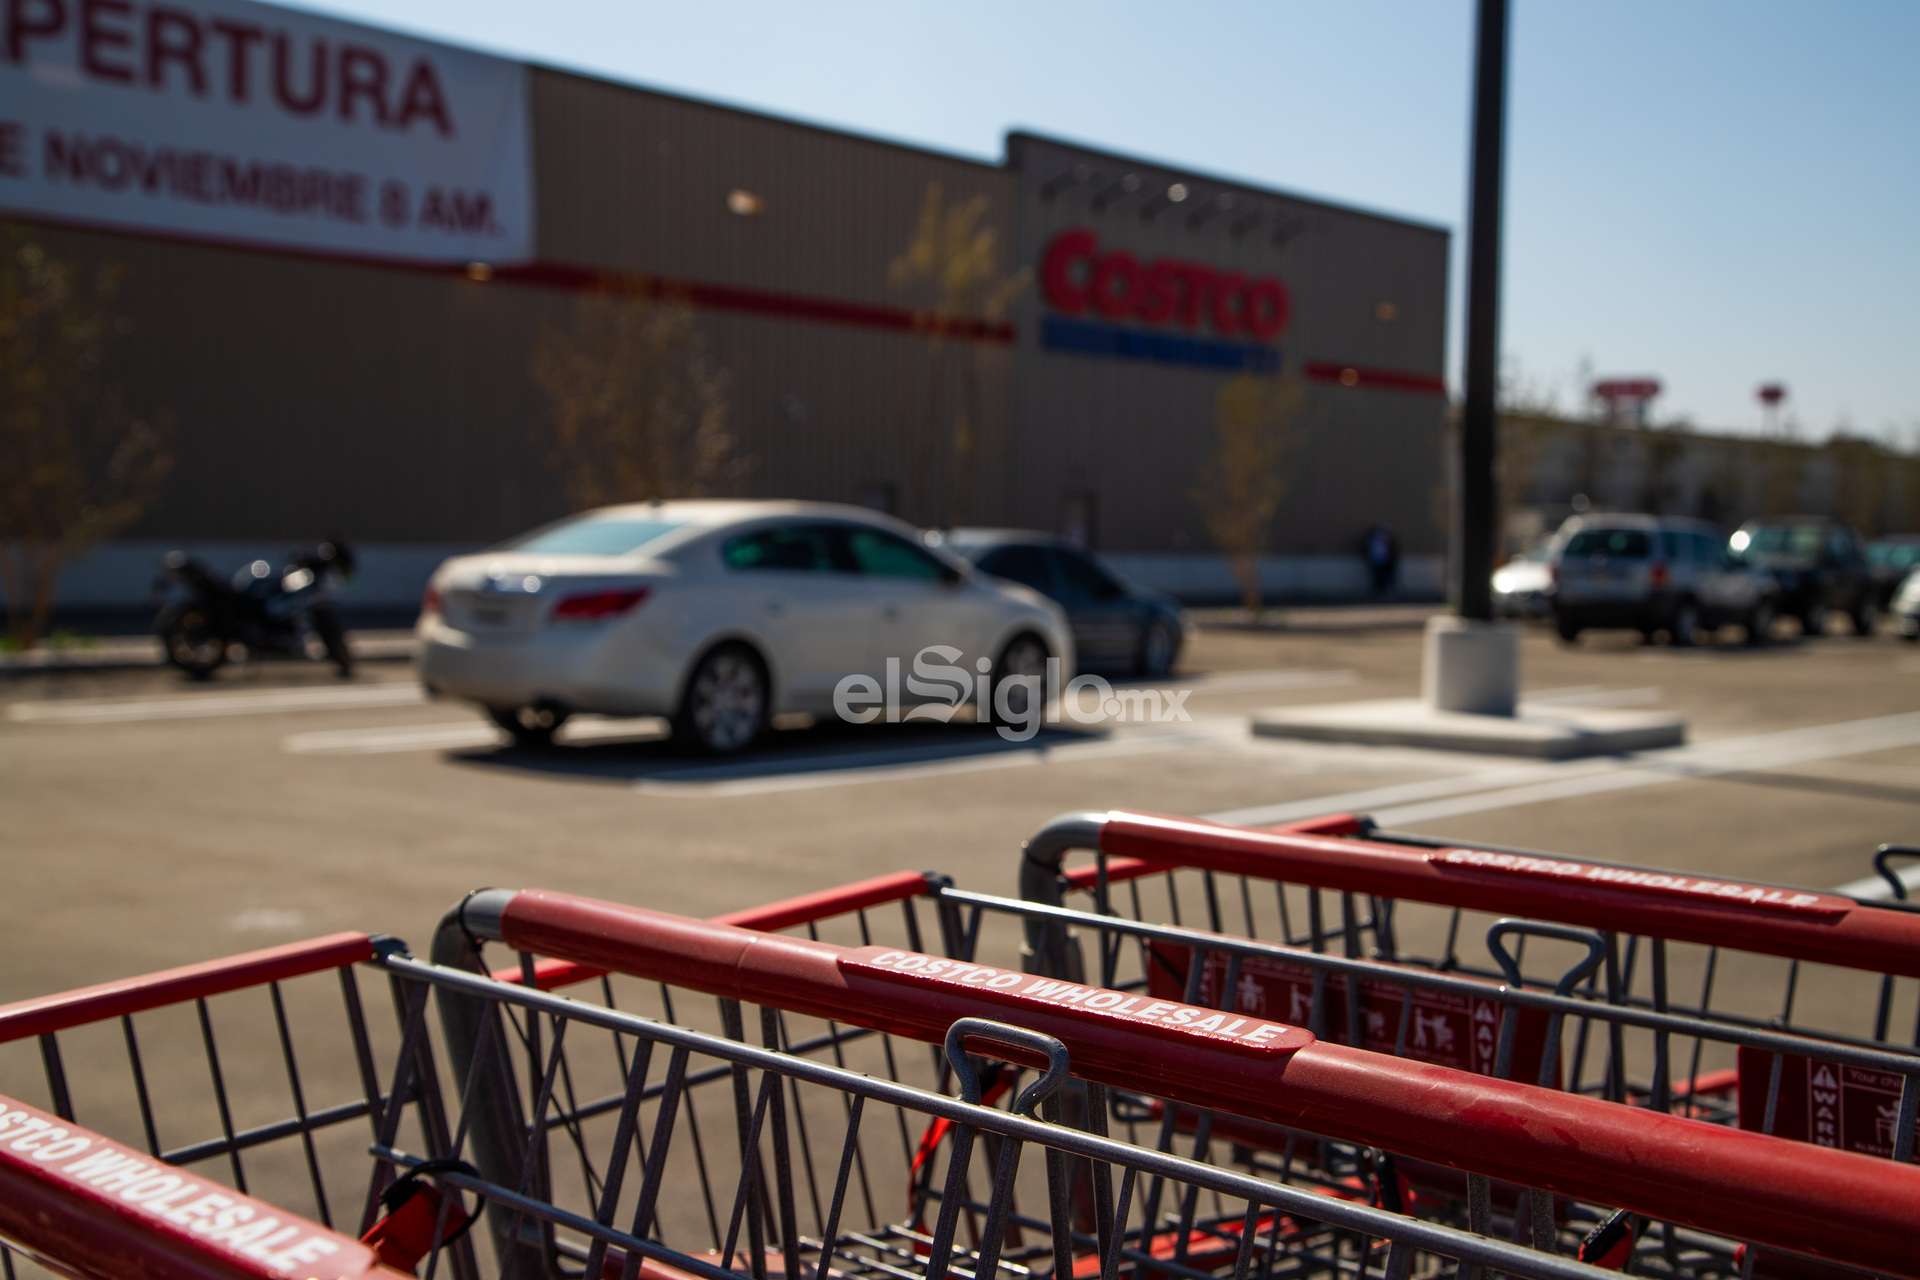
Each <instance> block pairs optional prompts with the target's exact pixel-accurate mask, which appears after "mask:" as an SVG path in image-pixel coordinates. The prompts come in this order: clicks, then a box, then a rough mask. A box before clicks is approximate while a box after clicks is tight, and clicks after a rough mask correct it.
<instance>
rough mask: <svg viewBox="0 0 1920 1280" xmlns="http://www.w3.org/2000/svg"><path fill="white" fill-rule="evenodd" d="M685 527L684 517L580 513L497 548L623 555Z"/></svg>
mask: <svg viewBox="0 0 1920 1280" xmlns="http://www.w3.org/2000/svg"><path fill="white" fill-rule="evenodd" d="M684 527H686V521H684V520H632V519H626V518H623V517H619V516H580V517H578V518H576V519H573V520H563V521H561V522H560V523H559V524H550V525H548V526H547V527H546V528H544V529H535V530H534V531H533V532H532V533H529V534H527V535H525V536H524V537H521V538H516V539H515V540H514V541H512V542H508V543H505V544H503V545H502V546H501V547H500V548H499V549H500V550H501V551H534V552H540V553H543V554H546V555H558V556H624V555H626V554H628V553H629V552H633V551H638V550H639V549H640V548H641V547H644V546H646V545H647V544H648V543H649V542H652V541H653V540H654V539H656V538H661V537H664V536H666V535H667V534H669V533H672V532H673V531H674V530H675V529H681V528H684Z"/></svg>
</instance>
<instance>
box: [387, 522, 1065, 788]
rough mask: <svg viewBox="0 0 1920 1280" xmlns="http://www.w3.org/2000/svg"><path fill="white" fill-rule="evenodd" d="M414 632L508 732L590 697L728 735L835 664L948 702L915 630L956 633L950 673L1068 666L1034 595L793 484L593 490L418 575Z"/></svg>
mask: <svg viewBox="0 0 1920 1280" xmlns="http://www.w3.org/2000/svg"><path fill="white" fill-rule="evenodd" d="M419 636H420V642H421V658H420V679H421V682H422V683H423V684H424V685H425V686H426V688H427V690H428V691H429V692H430V693H433V694H437V695H443V696H448V697H455V698H464V699H466V700H467V701H470V702H474V703H477V704H479V705H480V706H481V707H483V708H484V709H485V710H486V712H487V714H488V715H489V716H491V717H492V718H493V720H494V722H495V723H497V724H498V725H500V727H501V728H503V729H506V730H507V731H508V732H509V733H511V734H513V736H514V737H515V739H516V740H518V741H519V742H521V743H523V744H540V743H544V742H546V741H548V740H549V739H551V738H552V736H553V732H554V730H555V729H557V728H558V727H559V726H560V724H561V722H563V721H564V720H565V719H566V718H567V717H568V716H569V715H572V714H574V713H576V712H598V713H602V714H608V715H620V716H644V715H660V716H667V717H670V719H671V722H672V725H673V732H674V736H675V738H676V739H678V740H679V741H681V742H683V743H685V744H686V745H688V746H690V747H693V748H696V749H699V750H702V751H708V752H732V751H739V750H741V749H743V748H745V747H747V746H748V745H749V744H751V743H752V742H753V741H754V739H755V738H756V737H758V736H759V734H760V732H761V731H762V730H763V729H764V728H765V727H766V725H767V722H768V720H769V719H770V718H771V717H772V716H773V715H775V714H780V713H786V712H809V713H813V714H816V715H818V714H828V713H830V712H831V711H832V709H833V706H834V699H835V689H836V688H837V687H838V686H839V685H840V683H841V682H842V680H843V679H845V678H846V677H848V676H853V675H864V676H867V677H869V678H871V679H872V680H874V681H875V682H876V683H880V684H882V685H884V686H891V687H890V688H889V689H888V692H887V694H886V697H887V700H888V705H890V706H894V707H897V706H898V705H899V704H900V703H901V702H921V701H936V700H938V699H940V698H941V697H942V696H945V699H946V701H947V702H949V703H951V704H954V705H958V704H957V703H956V702H955V699H958V698H961V697H963V696H964V695H963V694H962V692H961V688H962V686H961V684H960V683H959V682H954V683H939V682H938V681H933V682H928V681H924V680H921V681H916V680H915V679H914V678H913V676H914V659H915V657H916V655H918V654H920V653H922V652H923V651H924V650H926V649H928V648H929V647H931V646H951V647H952V649H957V650H959V651H960V655H961V656H959V657H958V658H954V659H952V660H951V661H950V663H949V664H948V665H949V666H950V667H951V668H958V669H959V670H960V671H963V672H964V673H966V675H967V676H968V678H969V681H971V680H972V678H973V672H975V671H976V670H978V668H977V666H976V665H975V664H976V663H977V662H978V661H979V660H980V659H983V658H984V659H986V660H987V663H988V667H989V672H988V673H990V674H991V675H992V677H993V682H994V683H993V686H992V687H994V688H998V687H999V681H1000V678H1001V677H1003V676H1006V675H1030V676H1036V677H1045V676H1046V675H1047V661H1048V659H1049V658H1058V659H1060V667H1059V668H1058V670H1059V672H1060V673H1061V676H1060V678H1062V679H1064V678H1065V676H1068V675H1071V674H1072V673H1073V669H1074V667H1073V663H1074V657H1073V639H1072V633H1071V632H1070V630H1069V629H1068V627H1067V622H1066V618H1065V617H1064V616H1063V615H1062V613H1061V612H1060V608H1059V606H1058V605H1056V604H1054V603H1053V602H1052V601H1050V600H1048V599H1046V598H1045V597H1044V596H1041V595H1039V594H1038V593H1036V592H1033V591H1029V590H1028V589H1026V588H1025V587H1021V586H1017V585H1015V584H1013V583H1010V582H1005V581H1002V580H1000V579H998V578H993V577H989V576H987V575H985V574H979V573H975V572H974V571H973V568H972V566H971V565H969V564H968V563H967V562H966V561H965V560H962V559H960V558H958V557H956V556H952V555H949V554H947V553H945V552H943V551H941V550H939V549H937V548H928V547H927V546H925V545H923V544H922V542H921V539H920V537H919V535H918V533H917V532H916V531H915V530H914V529H913V528H912V527H911V526H909V525H906V524H903V523H901V522H900V521H898V520H894V519H891V518H889V517H886V516H882V515H879V514H876V513H875V512H872V511H866V510H862V509H860V508H855V507H840V506H832V505H829V504H826V503H808V502H665V503H647V504H641V505H634V506H619V507H605V508H602V509H600V510H598V511H590V512H587V513H586V514H584V515H579V516H575V517H572V518H570V519H566V520H562V521H560V522H558V523H556V524H551V525H548V526H546V527H545V528H541V529H536V530H534V531H533V532H531V533H528V534H525V535H524V536H522V537H519V538H515V539H513V540H511V541H509V542H506V543H503V544H501V545H500V546H498V547H495V548H494V549H493V550H491V551H485V552H481V553H480V554H478V555H468V556H457V557H455V558H454V559H451V560H449V561H447V562H446V563H445V564H443V565H441V566H440V568H439V569H438V570H437V571H436V572H435V573H434V575H433V579H432V582H431V584H430V585H429V586H428V588H427V594H426V599H425V601H424V602H423V605H422V610H421V617H420V623H419ZM896 661H897V662H898V664H899V665H898V666H891V664H892V663H894V662H896ZM903 673H904V675H905V676H906V677H907V678H906V679H905V681H904V688H902V687H901V685H902V680H901V676H902V674H903ZM956 674H957V673H956ZM889 677H891V679H890V678H889ZM950 679H951V677H950ZM916 685H917V686H918V687H916ZM964 687H965V688H966V689H968V690H971V689H973V688H974V687H976V686H975V685H973V684H972V683H967V684H965V686H964ZM1016 692H1018V690H1017V689H1016ZM876 698H877V695H876Z"/></svg>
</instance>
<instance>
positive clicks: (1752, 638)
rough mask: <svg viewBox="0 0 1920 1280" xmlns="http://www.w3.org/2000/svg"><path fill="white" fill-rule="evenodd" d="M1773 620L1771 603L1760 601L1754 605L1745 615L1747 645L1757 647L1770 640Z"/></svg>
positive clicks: (1769, 601)
mask: <svg viewBox="0 0 1920 1280" xmlns="http://www.w3.org/2000/svg"><path fill="white" fill-rule="evenodd" d="M1773 619H1774V612H1773V601H1771V600H1762V601H1760V602H1759V603H1758V604H1756V605H1754V606H1753V609H1752V610H1751V611H1750V612H1749V613H1748V614H1747V621H1746V628H1747V643H1748V644H1750V645H1754V646H1756V647H1757V646H1759V645H1763V644H1765V643H1766V642H1767V641H1768V640H1770V639H1772V638H1773Z"/></svg>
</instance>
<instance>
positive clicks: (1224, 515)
mask: <svg viewBox="0 0 1920 1280" xmlns="http://www.w3.org/2000/svg"><path fill="white" fill-rule="evenodd" d="M1301 400H1302V396H1301V392H1300V386H1299V384H1298V383H1297V382H1296V381H1294V380H1292V379H1288V378H1282V377H1271V378H1261V377H1255V376H1254V375H1252V374H1240V375H1239V376H1237V377H1234V378H1230V379H1228V380H1227V381H1226V382H1225V383H1223V384H1222V385H1221V387H1220V389H1219V390H1218V391H1217V392H1215V393H1214V402H1213V424H1214V435H1215V443H1214V452H1213V456H1212V458H1210V459H1209V460H1208V462H1207V464H1206V466H1205V467H1204V468H1203V469H1202V470H1201V472H1200V483H1199V484H1198V485H1197V486H1196V487H1195V488H1194V489H1193V490H1192V497H1193V500H1194V501H1195V502H1196V503H1198V504H1199V506H1200V518H1201V520H1202V522H1203V523H1204V524H1205V525H1206V527H1207V534H1208V536H1210V537H1211V538H1212V539H1213V542H1214V545H1215V546H1217V547H1219V548H1220V551H1221V554H1223V555H1225V556H1226V558H1227V562H1228V563H1229V564H1230V565H1231V566H1232V567H1233V576H1234V577H1235V579H1237V580H1238V581H1239V583H1240V598H1241V600H1242V602H1243V603H1244V604H1245V605H1246V609H1247V614H1248V616H1249V617H1250V618H1251V619H1252V620H1253V621H1255V622H1258V621H1259V620H1260V609H1261V606H1262V604H1263V603H1264V601H1263V599H1262V596H1261V591H1260V557H1261V555H1262V554H1263V553H1264V552H1265V551H1266V549H1267V538H1268V536H1269V535H1270V534H1271V532H1272V530H1273V517H1274V514H1275V513H1276V512H1277V511H1279V509H1280V500H1281V499H1282V498H1284V497H1286V495H1287V489H1288V488H1289V487H1290V486H1291V484H1292V476H1291V475H1290V474H1289V472H1288V469H1287V468H1285V467H1284V465H1283V464H1284V462H1285V460H1286V457H1287V455H1288V454H1289V453H1290V452H1292V451H1293V448H1294V446H1295V445H1297V444H1298V443H1299V415H1300V404H1301Z"/></svg>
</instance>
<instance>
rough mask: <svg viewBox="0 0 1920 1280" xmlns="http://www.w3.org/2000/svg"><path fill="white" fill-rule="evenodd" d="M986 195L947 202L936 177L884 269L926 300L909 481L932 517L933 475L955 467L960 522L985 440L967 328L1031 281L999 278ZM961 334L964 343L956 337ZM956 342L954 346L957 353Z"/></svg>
mask: <svg viewBox="0 0 1920 1280" xmlns="http://www.w3.org/2000/svg"><path fill="white" fill-rule="evenodd" d="M987 215H988V204H987V198H986V197H985V196H975V197H973V199H971V200H967V201H963V202H961V203H958V204H948V203H947V199H946V194H945V192H944V191H943V190H942V188H941V186H940V184H939V183H937V182H933V183H929V184H928V185H927V194H926V199H925V200H924V201H922V203H921V205H920V216H919V218H918V219H917V220H916V221H915V223H914V228H913V233H912V235H910V236H909V237H908V238H907V247H906V250H905V251H904V252H903V253H901V255H900V256H899V257H897V258H895V259H894V260H893V261H892V262H891V263H889V264H888V267H887V276H888V279H889V280H890V281H891V282H892V283H893V285H894V287H895V288H898V289H913V290H916V291H918V292H919V293H921V295H922V298H923V301H924V302H925V305H924V306H923V307H922V308H921V309H920V310H919V311H918V312H917V314H916V317H915V318H916V320H917V322H918V327H919V328H920V330H921V331H922V332H924V333H925V334H926V335H927V379H926V396H925V401H924V404H923V406H922V408H921V411H920V414H919V418H920V425H919V429H918V430H917V431H915V432H914V433H913V448H912V454H913V456H912V460H911V470H912V476H911V481H912V484H913V486H914V487H915V488H916V489H918V490H920V491H921V492H922V494H923V495H924V496H922V497H920V498H919V500H918V501H917V502H916V503H915V504H914V505H915V506H916V507H917V508H918V509H919V510H920V511H921V512H923V513H925V515H926V516H927V518H929V519H931V518H934V513H933V508H934V499H933V495H932V489H933V485H932V477H933V474H934V471H935V469H936V468H937V467H942V466H944V467H948V468H951V474H952V481H951V483H949V484H948V485H947V486H946V498H947V502H946V507H947V511H946V523H948V524H950V525H951V524H961V523H964V522H965V521H966V519H967V515H968V512H969V510H970V508H971V506H972V502H973V481H974V473H975V470H976V460H977V458H978V454H979V439H980V402H981V395H980V381H981V372H980V344H979V342H978V341H975V340H973V338H972V335H970V334H967V333H966V332H964V331H965V330H966V329H968V328H969V327H970V326H972V325H975V324H978V323H980V322H986V323H989V324H993V323H998V322H999V321H1001V320H1004V319H1005V318H1006V314H1007V308H1008V306H1009V305H1011V304H1012V302H1013V300H1014V298H1016V297H1018V296H1019V294H1020V291H1021V290H1022V289H1024V288H1026V286H1027V281H1028V279H1029V278H1030V273H1029V272H1028V271H1026V270H1025V269H1022V270H1020V271H1016V272H1014V273H1013V274H1012V275H1007V276H1002V275H1001V274H1000V266H999V238H998V236H997V235H996V234H995V233H994V229H993V228H992V227H991V226H989V225H987ZM956 337H959V338H960V339H961V341H960V342H958V343H956V341H955V339H956ZM956 348H957V351H956ZM956 354H957V355H958V366H959V367H958V370H957V372H958V375H959V380H960V389H959V395H958V397H957V400H958V403H957V404H954V405H953V406H952V408H951V419H950V421H949V425H948V427H947V431H946V435H947V439H946V441H945V442H944V443H945V450H944V452H945V454H946V456H945V457H944V458H939V457H937V455H938V454H939V453H940V452H942V450H941V443H942V442H941V440H940V436H941V434H942V430H941V423H942V422H943V421H948V415H947V413H946V412H944V411H943V410H944V409H945V408H946V405H945V404H944V402H945V401H946V400H948V398H949V397H948V396H947V394H946V391H947V387H948V384H949V382H950V380H951V377H952V375H953V373H954V372H955V371H954V370H952V369H951V368H950V365H951V364H952V363H954V356H955V355H956Z"/></svg>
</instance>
